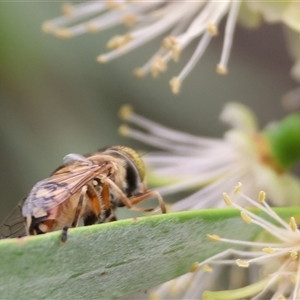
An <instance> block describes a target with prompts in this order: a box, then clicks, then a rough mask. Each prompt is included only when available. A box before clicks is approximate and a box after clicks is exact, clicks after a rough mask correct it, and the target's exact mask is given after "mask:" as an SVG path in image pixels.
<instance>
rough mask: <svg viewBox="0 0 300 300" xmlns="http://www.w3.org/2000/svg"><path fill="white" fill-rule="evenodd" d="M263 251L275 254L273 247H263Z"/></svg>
mask: <svg viewBox="0 0 300 300" xmlns="http://www.w3.org/2000/svg"><path fill="white" fill-rule="evenodd" d="M262 251H263V252H265V253H268V254H273V253H275V249H274V248H272V247H267V248H263V249H262Z"/></svg>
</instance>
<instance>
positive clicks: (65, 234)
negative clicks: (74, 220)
mask: <svg viewBox="0 0 300 300" xmlns="http://www.w3.org/2000/svg"><path fill="white" fill-rule="evenodd" d="M68 229H69V227H68V226H65V227H64V228H63V229H62V232H61V237H60V241H61V242H62V243H65V242H66V241H67V239H68Z"/></svg>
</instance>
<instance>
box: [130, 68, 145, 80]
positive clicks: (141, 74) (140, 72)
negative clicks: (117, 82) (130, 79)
mask: <svg viewBox="0 0 300 300" xmlns="http://www.w3.org/2000/svg"><path fill="white" fill-rule="evenodd" d="M133 75H134V76H135V77H137V78H143V77H144V76H145V73H144V72H143V69H142V68H136V69H135V70H134V71H133Z"/></svg>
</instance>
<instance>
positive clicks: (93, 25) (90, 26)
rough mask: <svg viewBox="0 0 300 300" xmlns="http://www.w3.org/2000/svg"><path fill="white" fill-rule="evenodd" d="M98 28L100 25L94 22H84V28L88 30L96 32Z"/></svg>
mask: <svg viewBox="0 0 300 300" xmlns="http://www.w3.org/2000/svg"><path fill="white" fill-rule="evenodd" d="M100 29H101V28H100V26H99V25H98V24H97V23H95V22H89V23H87V24H86V30H87V31H88V32H98V31H100Z"/></svg>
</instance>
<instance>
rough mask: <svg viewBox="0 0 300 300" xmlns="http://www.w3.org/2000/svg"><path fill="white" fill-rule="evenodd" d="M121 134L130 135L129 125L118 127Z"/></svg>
mask: <svg viewBox="0 0 300 300" xmlns="http://www.w3.org/2000/svg"><path fill="white" fill-rule="evenodd" d="M118 133H119V135H122V136H128V135H129V127H128V126H126V125H121V126H120V127H119V129H118Z"/></svg>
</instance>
